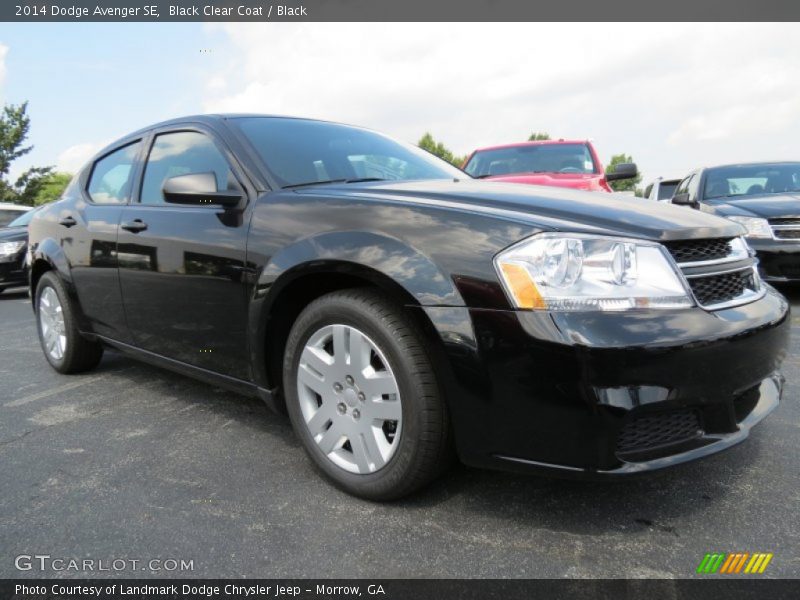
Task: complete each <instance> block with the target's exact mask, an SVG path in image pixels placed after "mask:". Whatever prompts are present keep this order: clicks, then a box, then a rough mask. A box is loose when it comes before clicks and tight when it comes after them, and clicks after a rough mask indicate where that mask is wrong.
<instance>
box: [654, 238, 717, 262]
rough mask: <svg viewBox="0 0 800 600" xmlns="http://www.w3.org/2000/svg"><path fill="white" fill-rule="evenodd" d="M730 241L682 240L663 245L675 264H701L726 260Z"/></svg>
mask: <svg viewBox="0 0 800 600" xmlns="http://www.w3.org/2000/svg"><path fill="white" fill-rule="evenodd" d="M731 239H732V238H719V239H713V240H682V241H679V242H666V243H665V244H664V245H665V246H666V247H667V250H669V253H670V254H672V257H673V258H674V259H675V262H677V263H688V262H702V261H707V260H719V259H721V258H727V257H728V256H729V255H730V253H731V244H730V242H731Z"/></svg>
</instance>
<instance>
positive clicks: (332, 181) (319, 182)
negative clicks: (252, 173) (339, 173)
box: [281, 179, 347, 190]
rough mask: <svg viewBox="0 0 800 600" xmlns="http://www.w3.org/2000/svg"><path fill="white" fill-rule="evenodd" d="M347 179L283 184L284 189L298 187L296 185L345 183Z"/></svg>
mask: <svg viewBox="0 0 800 600" xmlns="http://www.w3.org/2000/svg"><path fill="white" fill-rule="evenodd" d="M346 181H347V179H327V180H325V181H306V182H304V183H291V184H289V185H285V186H283V187H282V188H281V189H282V190H287V189H289V188H296V187H303V186H306V185H323V184H325V183H345V182H346Z"/></svg>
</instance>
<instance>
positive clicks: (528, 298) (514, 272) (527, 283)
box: [500, 263, 547, 308]
mask: <svg viewBox="0 0 800 600" xmlns="http://www.w3.org/2000/svg"><path fill="white" fill-rule="evenodd" d="M500 268H501V269H502V271H503V276H504V277H505V280H506V284H507V286H508V289H509V291H510V292H511V293H512V294H513V295H514V300H515V301H516V303H517V306H518V307H519V308H547V304H546V303H545V301H544V298H542V296H541V294H539V290H537V289H536V284H535V283H533V279H531V276H530V275H529V274H528V271H527V269H525V267H523V266H521V265H515V264H513V263H503V264H501V265H500Z"/></svg>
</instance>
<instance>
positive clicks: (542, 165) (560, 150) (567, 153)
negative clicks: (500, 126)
mask: <svg viewBox="0 0 800 600" xmlns="http://www.w3.org/2000/svg"><path fill="white" fill-rule="evenodd" d="M464 170H465V171H466V172H467V173H469V174H470V175H472V176H473V177H491V176H496V175H510V174H512V173H573V174H574V173H596V172H597V169H596V165H595V164H594V160H593V159H592V153H591V152H589V147H588V146H587V145H586V144H560V143H559V144H531V145H529V146H513V147H510V148H495V149H493V150H479V151H477V152H475V154H473V155H472V157H471V158H470V160H469V162H468V163H467V165H466V166H465V167H464Z"/></svg>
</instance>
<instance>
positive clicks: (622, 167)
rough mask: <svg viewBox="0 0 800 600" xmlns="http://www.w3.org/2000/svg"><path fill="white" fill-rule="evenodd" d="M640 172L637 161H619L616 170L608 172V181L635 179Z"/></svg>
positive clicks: (615, 166)
mask: <svg viewBox="0 0 800 600" xmlns="http://www.w3.org/2000/svg"><path fill="white" fill-rule="evenodd" d="M638 174H639V169H638V168H637V167H636V164H635V163H619V164H618V165H614V170H613V171H612V172H610V173H606V181H619V180H620V179H633V178H634V177H636V176H637V175H638Z"/></svg>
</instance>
